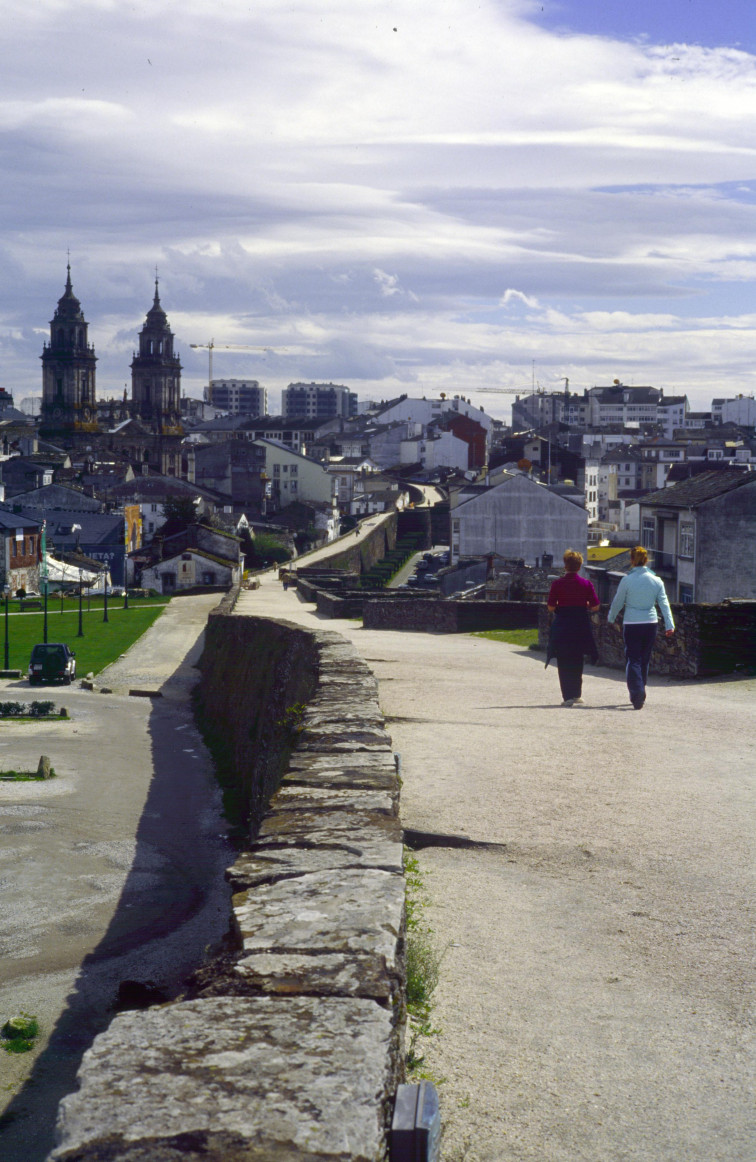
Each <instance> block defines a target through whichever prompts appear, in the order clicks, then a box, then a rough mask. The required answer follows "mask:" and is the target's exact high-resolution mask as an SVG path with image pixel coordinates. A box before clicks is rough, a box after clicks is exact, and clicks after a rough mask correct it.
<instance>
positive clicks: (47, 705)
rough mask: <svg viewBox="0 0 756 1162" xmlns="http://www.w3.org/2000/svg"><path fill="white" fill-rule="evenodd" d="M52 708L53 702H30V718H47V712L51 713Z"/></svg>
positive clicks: (53, 706) (53, 707)
mask: <svg viewBox="0 0 756 1162" xmlns="http://www.w3.org/2000/svg"><path fill="white" fill-rule="evenodd" d="M54 709H55V703H54V702H32V703H31V704H30V706H29V713H30V714H31V716H32V718H47V716H48V714H52V712H53V710H54Z"/></svg>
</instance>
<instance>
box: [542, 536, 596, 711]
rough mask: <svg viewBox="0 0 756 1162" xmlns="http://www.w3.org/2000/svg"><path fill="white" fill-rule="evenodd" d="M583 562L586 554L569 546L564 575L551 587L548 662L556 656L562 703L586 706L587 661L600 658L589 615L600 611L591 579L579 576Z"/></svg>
mask: <svg viewBox="0 0 756 1162" xmlns="http://www.w3.org/2000/svg"><path fill="white" fill-rule="evenodd" d="M582 564H583V557H582V554H580V553H578V552H576V551H575V550H574V549H568V550H567V552H566V553H565V554H564V576H562V577H559V578H557V580H556V581H554V583H553V584H552V586H551V589H550V590H549V599H548V609H549V613H553V614H554V620H553V621H552V623H551V630H550V632H549V644H548V649H547V651H546V665H547V666H548V664H549V662H550V661H551V659H552V658H553V657H555V658H556V661H557V671H558V673H559V685H560V687H561V690H562V699H563V701H562V706H580V705H582V702H583V699H582V693H583V661H584V659H585V656H586V654H587V655H588V657H589V658H590V659H591V661H592V662H594V663H595V662H596V661H598V651H597V650H596V643H595V641H594V639H593V632H592V630H591V620H590V617H589V616H588V615H589V614H590V613H595V612H596V610H597V609H598V607H599V599H598V595H597V593H596V590H595V589H594V588H593V585H592V584H591V582H590V581H588V580H587V579H586V578H585V577H581V576H580V575H579V573H580V568H581V566H582Z"/></svg>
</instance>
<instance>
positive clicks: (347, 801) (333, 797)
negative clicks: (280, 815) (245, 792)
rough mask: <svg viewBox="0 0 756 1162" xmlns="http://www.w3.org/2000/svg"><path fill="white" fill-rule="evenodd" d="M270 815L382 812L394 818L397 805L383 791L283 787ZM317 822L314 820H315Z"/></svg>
mask: <svg viewBox="0 0 756 1162" xmlns="http://www.w3.org/2000/svg"><path fill="white" fill-rule="evenodd" d="M270 810H271V811H309V812H318V811H325V810H334V811H339V810H341V811H382V812H383V813H384V814H385V815H395V814H396V803H395V800H394V799H393V798H392V796H391V795H390V794H387V793H386V792H385V791H375V790H369V791H367V790H362V789H353V788H347V787H342V788H336V787H317V786H313V787H301V786H292V785H291V784H288V783H287V784H285V785H283V786H282V787H280V788H279V790H278V791H277V792H276V794H275V795H274V796H273V799H272V800H271V804H270ZM315 818H316V817H315Z"/></svg>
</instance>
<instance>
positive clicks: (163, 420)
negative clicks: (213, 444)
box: [131, 279, 181, 435]
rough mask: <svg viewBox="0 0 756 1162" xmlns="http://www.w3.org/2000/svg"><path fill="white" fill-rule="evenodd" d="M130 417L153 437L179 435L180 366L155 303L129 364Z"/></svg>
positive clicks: (162, 312)
mask: <svg viewBox="0 0 756 1162" xmlns="http://www.w3.org/2000/svg"><path fill="white" fill-rule="evenodd" d="M131 414H132V416H134V417H137V416H138V417H139V419H140V420H141V421H142V423H143V424H144V425H145V427H147V428H149V429H150V430H151V431H152V432H154V433H155V434H156V435H181V363H180V362H179V359H178V356H177V355H174V353H173V332H172V331H171V328H170V327H169V326H168V319H167V317H166V313H165V311H164V310H163V308H162V307H161V305H160V298H159V296H158V280H157V279H155V299H154V302H153V304H152V306H151V308H150V310H149V311H148V312H147V318H146V319H145V323H144V326H143V327H142V330H141V331H140V332H139V354H138V355H136V354H135V355H134V358H133V360H132V362H131Z"/></svg>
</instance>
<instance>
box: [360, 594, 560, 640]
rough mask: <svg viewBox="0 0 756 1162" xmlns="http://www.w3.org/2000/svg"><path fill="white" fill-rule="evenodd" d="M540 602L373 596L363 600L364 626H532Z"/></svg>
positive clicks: (441, 629) (437, 629)
mask: <svg viewBox="0 0 756 1162" xmlns="http://www.w3.org/2000/svg"><path fill="white" fill-rule="evenodd" d="M538 613H539V606H538V605H536V604H535V603H533V602H527V601H452V600H448V599H447V600H438V599H432V598H431V599H426V600H422V601H417V600H415V599H413V598H402V597H396V598H376V599H373V600H370V601H366V602H365V606H364V610H363V621H364V625H365V628H366V629H400V630H401V629H403V630H415V631H424V632H426V633H473V632H475V631H476V630H478V631H479V630H485V629H523V628H524V629H528V628H531V629H534V628H535V627H536V626H537V625H538Z"/></svg>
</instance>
